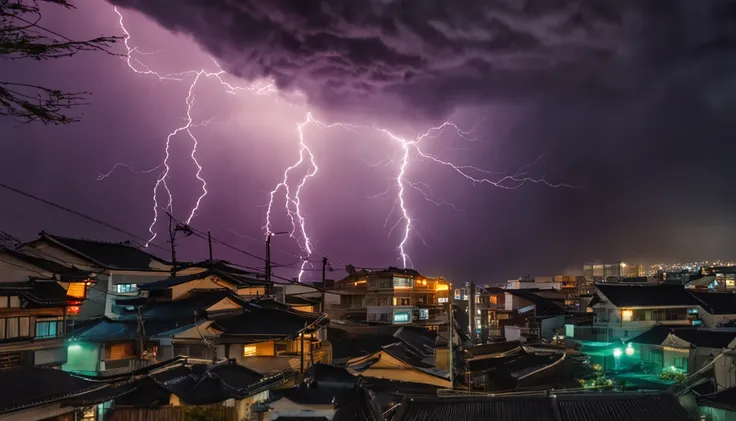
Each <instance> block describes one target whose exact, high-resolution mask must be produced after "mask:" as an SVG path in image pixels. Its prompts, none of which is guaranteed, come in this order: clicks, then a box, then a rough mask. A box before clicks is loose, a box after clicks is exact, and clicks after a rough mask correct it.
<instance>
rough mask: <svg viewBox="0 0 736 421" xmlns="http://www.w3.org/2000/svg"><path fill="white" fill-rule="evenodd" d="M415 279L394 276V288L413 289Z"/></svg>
mask: <svg viewBox="0 0 736 421" xmlns="http://www.w3.org/2000/svg"><path fill="white" fill-rule="evenodd" d="M412 281H413V279H411V278H401V277H398V276H394V288H411V286H412V284H413V283H412Z"/></svg>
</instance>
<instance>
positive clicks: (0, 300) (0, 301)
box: [0, 297, 8, 308]
mask: <svg viewBox="0 0 736 421" xmlns="http://www.w3.org/2000/svg"><path fill="white" fill-rule="evenodd" d="M0 308H8V297H0Z"/></svg>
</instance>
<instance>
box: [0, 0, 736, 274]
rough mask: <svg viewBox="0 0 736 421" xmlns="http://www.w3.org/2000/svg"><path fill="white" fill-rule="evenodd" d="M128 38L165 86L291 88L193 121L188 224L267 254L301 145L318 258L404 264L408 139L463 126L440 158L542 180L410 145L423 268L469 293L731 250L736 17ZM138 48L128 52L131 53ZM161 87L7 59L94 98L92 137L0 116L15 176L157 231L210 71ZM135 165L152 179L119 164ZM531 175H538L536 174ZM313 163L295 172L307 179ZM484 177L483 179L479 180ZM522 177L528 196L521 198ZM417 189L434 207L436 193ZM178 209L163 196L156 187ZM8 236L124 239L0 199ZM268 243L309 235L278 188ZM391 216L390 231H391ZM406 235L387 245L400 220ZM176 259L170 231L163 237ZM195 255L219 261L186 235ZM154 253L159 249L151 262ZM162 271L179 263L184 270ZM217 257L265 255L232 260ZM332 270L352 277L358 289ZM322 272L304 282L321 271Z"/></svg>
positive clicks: (458, 17)
mask: <svg viewBox="0 0 736 421" xmlns="http://www.w3.org/2000/svg"><path fill="white" fill-rule="evenodd" d="M74 3H75V4H76V6H77V7H78V8H77V9H76V10H73V11H66V10H63V9H61V10H60V9H59V8H57V7H46V8H45V9H44V10H45V14H44V21H43V22H44V24H45V25H46V27H48V28H52V29H54V30H56V31H59V32H61V33H63V34H65V35H67V36H69V37H71V38H75V39H83V38H91V37H95V36H99V35H123V31H122V29H121V28H120V26H119V23H118V16H117V15H116V14H115V12H114V10H113V5H112V4H110V3H107V2H103V1H94V2H92V1H76V2H74ZM113 3H115V4H116V5H117V6H118V7H119V10H120V13H122V15H123V17H124V19H125V26H126V28H127V29H128V31H129V32H130V34H131V38H130V40H129V45H130V46H131V47H137V48H138V49H139V51H142V52H150V53H152V54H150V55H149V54H147V55H137V56H136V57H138V58H139V59H140V60H142V61H145V64H146V65H148V66H149V67H150V68H151V69H154V70H156V71H158V72H160V73H161V74H166V73H173V72H181V71H185V70H192V69H193V70H199V69H202V68H204V69H206V70H208V71H216V70H217V65H216V64H215V61H213V59H214V60H216V62H217V64H219V66H221V68H222V69H223V70H225V71H226V72H227V74H226V75H223V76H222V77H223V79H224V80H226V81H227V82H228V83H231V84H232V85H237V86H247V85H248V84H249V83H251V82H256V83H263V80H264V79H266V80H272V81H273V82H274V83H275V84H276V85H277V86H278V88H279V92H276V93H274V94H272V95H255V94H253V93H251V92H246V91H239V92H238V93H237V94H236V95H231V94H228V93H226V92H225V90H224V89H223V86H222V85H221V84H220V83H219V82H218V81H217V80H216V79H214V78H207V79H203V80H202V81H200V82H199V83H198V84H197V86H196V87H195V91H194V95H195V103H194V107H193V108H192V118H193V121H194V123H195V124H199V123H201V122H203V121H209V120H210V119H212V120H211V121H210V123H209V124H208V125H206V127H204V126H198V127H194V128H192V129H191V130H192V133H193V134H194V135H195V136H196V138H197V139H198V141H199V148H198V151H197V155H196V156H197V158H198V159H199V162H200V163H201V165H202V167H203V170H202V172H201V176H202V178H204V179H205V180H206V182H207V189H208V191H209V193H208V195H207V196H206V197H205V198H204V199H203V200H202V202H201V206H200V208H199V211H198V212H197V213H196V215H195V217H194V219H193V220H192V226H194V227H196V228H198V229H200V230H203V231H207V230H211V231H212V235H213V236H215V237H216V238H219V239H222V240H224V241H226V242H228V243H231V244H233V245H235V246H237V247H240V248H242V249H244V250H248V251H250V252H252V253H255V254H259V255H263V253H264V248H265V246H264V245H263V241H262V239H263V232H264V231H263V226H264V215H265V212H266V207H265V206H266V205H267V204H268V201H269V191H271V190H272V189H273V188H274V187H275V186H276V185H277V184H278V183H279V182H280V181H281V179H282V178H283V173H284V170H285V169H286V168H287V167H289V166H290V165H292V164H294V163H295V162H296V161H297V159H298V158H299V137H298V131H297V125H298V124H299V123H301V122H303V121H304V120H305V116H306V114H307V112H309V111H311V112H312V114H313V115H314V117H315V118H318V119H319V120H320V121H323V122H325V123H333V122H337V121H346V122H349V123H352V124H356V125H365V126H366V127H365V128H361V129H359V130H354V131H350V130H346V129H344V128H339V127H337V128H329V129H326V128H318V127H316V126H315V125H310V126H308V127H305V129H304V135H305V136H304V139H305V142H306V143H307V145H308V146H309V147H310V148H311V150H312V152H313V153H314V156H315V159H316V162H317V165H318V167H319V171H318V172H317V174H316V175H315V176H314V177H313V178H311V179H310V180H309V181H308V182H307V183H306V184H305V186H304V188H303V189H302V194H301V209H302V212H303V215H304V216H305V218H306V223H307V226H306V229H307V232H308V234H309V235H310V238H311V239H312V245H313V248H314V254H313V255H312V257H311V259H312V260H314V261H315V262H317V261H319V259H320V258H321V257H322V256H323V255H325V256H327V257H328V258H329V259H330V260H331V262H332V265H333V266H334V267H335V268H336V269H338V268H340V267H342V265H344V264H347V263H352V264H354V265H356V266H365V267H379V266H389V265H401V261H400V260H397V259H398V258H399V253H398V251H397V246H398V244H399V243H400V241H401V235H402V233H403V231H402V230H403V225H401V224H402V223H401V221H400V220H399V217H400V214H399V213H398V211H397V209H394V212H393V213H391V214H390V215H389V213H390V212H391V210H392V207H394V204H395V203H396V200H395V199H396V194H397V191H398V187H397V181H396V177H397V175H398V172H399V165H400V162H401V159H402V156H403V148H402V147H401V144H400V143H398V142H396V141H393V140H392V139H391V138H389V137H388V136H386V135H382V134H381V133H380V132H378V131H376V130H373V129H371V126H376V127H380V128H385V129H388V130H391V131H392V132H393V133H395V134H396V135H399V136H402V137H405V138H407V139H414V138H415V137H416V136H417V134H419V133H422V132H424V131H425V130H427V129H428V128H429V127H431V126H433V125H437V124H439V123H442V122H443V121H445V120H446V119H449V120H451V121H452V122H454V123H456V124H457V125H458V126H459V127H461V128H463V129H468V130H469V129H470V128H472V127H475V130H474V132H473V134H472V136H469V137H468V139H470V140H468V139H462V138H460V137H458V136H457V135H456V134H455V132H454V131H453V130H447V131H445V132H443V134H442V135H441V136H438V137H435V138H431V139H426V141H423V143H422V148H423V150H424V151H425V152H427V153H431V154H433V155H434V156H437V157H439V158H441V159H443V160H448V161H452V162H454V163H456V164H458V165H465V166H476V167H480V168H483V169H487V170H490V171H495V172H497V173H500V174H501V175H491V176H489V175H486V176H489V177H493V178H494V179H499V178H502V177H503V176H504V175H513V174H515V173H517V172H518V171H519V170H520V168H521V171H522V172H523V173H525V174H527V175H528V176H529V177H532V178H544V179H545V180H547V181H548V182H549V183H551V184H566V185H569V186H572V187H557V188H553V187H550V186H547V185H544V184H533V183H528V184H525V185H523V186H521V187H520V188H518V189H511V190H509V189H501V188H497V187H494V186H491V185H487V184H478V183H475V184H474V183H472V182H471V181H469V180H466V179H464V178H463V177H462V176H461V175H460V174H458V173H457V172H454V171H453V170H452V169H451V168H448V167H446V166H442V165H438V164H437V163H434V162H431V160H427V159H420V158H421V157H419V156H417V154H416V153H414V152H411V153H410V162H409V164H408V166H407V172H406V179H407V180H408V181H410V182H411V183H413V186H414V187H407V188H406V191H405V199H406V208H407V209H408V211H409V213H410V215H411V216H412V222H413V227H414V230H413V231H412V232H411V235H410V238H409V241H408V243H407V247H406V251H407V252H408V254H409V255H410V256H411V260H412V262H413V265H414V267H415V268H416V269H418V270H419V271H420V272H422V273H425V274H427V275H444V276H446V277H448V278H451V279H453V280H458V281H470V280H475V281H478V282H481V283H486V282H498V281H502V280H505V279H509V278H512V277H516V276H519V275H525V274H532V275H553V274H557V273H562V272H564V271H570V270H571V268H575V267H580V266H581V265H582V264H583V263H584V262H586V261H589V260H611V261H618V260H626V261H629V262H632V263H654V262H659V261H668V262H672V261H682V260H693V259H702V260H710V259H716V258H721V259H730V258H734V257H736V253H735V252H734V250H733V246H732V244H733V238H734V236H735V235H736V217H735V216H734V215H736V213H735V212H734V211H736V187H734V175H733V168H734V167H733V165H734V164H733V162H734V160H735V159H736V143H735V142H734V139H736V118H734V115H735V112H736V54H734V53H736V51H735V50H736V2H734V1H718V0H711V1H700V2H697V1H687V0H681V1H676V0H667V1H656V0H647V1H641V0H639V1H628V0H609V1H603V0H599V1H598V0H596V1H593V0H586V1H571V0H570V1H568V0H527V1H522V0H506V1H498V2H493V4H494V6H491V5H489V2H485V1H471V0H454V1H446V0H364V1H347V0H326V1H317V0H310V1H297V0H156V1H150V0H114V2H113ZM113 49H114V50H115V51H116V52H119V53H121V54H122V53H125V52H126V49H125V47H124V45H122V43H118V44H117V45H115V46H114V47H113ZM182 78H183V80H182V81H179V82H177V81H167V80H164V81H161V80H159V79H158V78H157V77H155V76H152V75H143V74H136V73H135V72H134V71H133V70H131V69H130V68H129V67H128V66H127V64H126V61H125V60H124V59H123V58H121V57H115V56H110V55H106V54H100V53H92V52H85V53H81V54H79V55H78V56H75V57H73V58H69V59H60V60H56V61H53V62H41V63H39V62H30V61H25V62H21V61H17V62H7V61H5V62H3V65H2V66H1V67H0V80H13V81H30V82H36V83H39V84H43V85H45V86H49V87H54V88H60V89H64V90H68V91H89V92H91V93H92V96H91V104H90V105H89V106H86V107H83V108H80V109H77V110H75V111H74V112H75V113H82V114H83V118H82V121H81V122H79V123H75V124H71V125H68V126H63V127H46V126H43V125H39V124H34V125H23V124H20V123H15V122H13V121H11V120H7V119H5V120H0V140H1V141H2V143H1V145H2V153H0V178H1V179H2V180H3V182H5V183H7V184H10V185H12V186H15V187H18V188H20V189H23V190H25V191H28V192H30V193H33V194H37V195H39V196H41V197H44V198H46V199H49V200H52V201H55V202H57V203H59V204H62V205H66V206H69V207H71V208H74V209H76V210H79V211H82V212H84V213H87V214H89V215H90V216H93V217H96V218H99V219H102V220H104V221H107V222H110V223H112V224H114V225H116V226H119V227H121V228H123V229H125V230H129V231H131V232H133V233H135V234H136V235H139V236H141V237H146V238H147V237H148V236H149V233H148V226H149V224H150V223H151V218H152V216H153V211H152V189H153V187H154V184H155V182H156V179H157V177H158V176H160V174H161V168H158V169H156V170H154V171H151V172H145V173H139V172H140V171H143V170H150V169H152V168H155V167H156V166H157V165H159V164H160V163H161V161H162V159H163V158H164V144H165V141H166V137H167V135H168V134H169V133H170V132H171V131H172V130H174V129H176V128H177V127H180V126H182V125H183V124H185V123H186V121H185V118H186V111H187V106H186V102H185V100H186V98H187V95H188V89H189V85H190V84H191V82H192V79H193V76H192V75H185V76H182ZM191 152H192V140H191V138H189V137H188V136H187V135H186V134H185V133H180V134H179V135H177V136H174V137H172V139H171V147H170V160H169V163H170V166H171V170H170V173H169V178H168V185H169V187H170V188H171V190H172V193H173V198H174V199H173V200H174V204H173V207H174V208H173V209H174V215H175V216H176V217H177V218H182V219H185V218H186V217H187V216H188V214H189V212H190V211H191V209H192V207H193V206H194V204H195V201H196V200H197V197H198V196H199V195H200V192H201V185H200V183H199V181H198V180H197V179H196V177H195V174H196V167H195V165H194V163H193V162H192V160H191V158H190V154H191ZM116 163H125V164H131V165H132V168H133V169H134V170H135V172H133V171H130V169H128V168H125V167H118V168H117V169H116V170H115V171H114V172H113V173H112V174H111V175H110V176H109V177H106V178H104V179H102V180H98V178H99V176H100V174H105V173H107V172H108V171H109V170H110V169H111V168H113V166H114V165H115V164H116ZM530 163H535V164H534V165H532V166H529V167H525V166H526V165H527V164H530ZM306 170H307V168H306V167H304V166H302V167H299V168H298V169H297V170H295V172H293V173H292V176H293V178H292V179H291V180H292V181H291V183H293V186H296V183H297V182H298V177H299V176H302V175H303V174H304V173H305V171H306ZM476 175H479V174H478V173H476ZM511 185H513V183H511ZM417 189H421V190H422V191H424V192H426V193H428V194H429V195H430V199H432V200H433V201H434V203H433V202H432V201H429V200H426V199H425V198H424V197H423V196H422V195H421V194H420V192H419V191H418V190H417ZM158 199H159V202H162V203H165V200H166V199H165V196H164V195H163V194H162V191H159V196H158ZM0 200H2V207H1V208H0V216H1V217H2V218H1V219H0V220H1V221H2V223H1V225H0V229H3V230H5V231H8V232H10V233H12V234H14V235H16V236H19V237H21V238H23V239H25V240H30V239H32V238H33V237H34V235H35V234H36V233H37V232H39V231H41V230H46V231H48V232H51V233H56V234H59V235H67V236H76V237H86V238H95V239H108V240H125V239H126V238H125V237H124V236H122V235H121V234H119V233H116V232H114V231H111V230H109V229H107V228H104V227H101V226H99V225H96V224H93V223H90V222H88V221H84V220H81V219H79V218H78V217H75V216H72V215H68V214H65V213H63V212H61V211H58V210H55V209H53V208H50V207H48V206H46V205H43V204H40V203H36V202H33V201H30V200H28V199H25V198H22V197H20V196H17V195H15V194H13V193H10V192H7V191H0ZM274 206H275V207H274V219H273V230H274V231H284V230H289V229H290V228H291V225H290V222H289V219H288V218H287V216H286V214H285V212H284V208H283V206H284V197H283V191H282V192H280V194H279V195H277V196H276V201H275V205H274ZM387 216H388V218H387ZM397 222H399V225H398V226H397V227H396V228H395V229H394V230H393V231H392V230H391V227H392V226H393V225H394V224H396V223H397ZM154 230H155V231H156V232H159V233H160V235H159V236H158V237H157V238H156V240H155V241H154V243H155V244H158V245H161V246H166V243H165V240H164V238H163V237H166V234H165V230H166V221H165V220H164V218H162V219H161V221H160V223H159V224H157V225H156V226H155V227H154ZM179 244H180V248H181V258H184V259H189V260H194V259H204V258H206V256H207V245H206V242H204V241H202V240H200V239H197V238H194V237H189V238H185V239H182V240H181V241H180V243H179ZM151 251H152V252H155V253H156V254H162V255H164V256H165V253H164V252H161V251H160V250H157V249H155V248H152V249H151ZM299 255H300V251H299V247H298V246H297V244H296V242H295V241H293V240H291V239H289V238H288V237H286V236H284V237H276V238H274V240H273V259H274V260H275V261H276V263H280V264H284V265H291V266H289V267H287V268H282V269H280V271H279V272H278V273H279V274H281V275H284V276H289V277H293V276H296V272H297V268H298V262H299V257H298V256H299ZM165 257H166V256H165ZM215 257H217V258H223V259H227V260H230V261H233V262H238V263H241V264H244V265H250V266H259V267H260V266H262V262H259V261H258V260H256V259H253V258H251V257H248V256H246V255H243V254H241V253H238V252H236V251H232V250H228V249H226V248H224V247H222V246H220V245H217V244H216V245H215ZM341 274H342V272H336V273H335V274H334V275H333V277H338V276H341ZM318 276H319V272H310V273H308V274H307V277H306V278H305V279H309V278H316V277H318Z"/></svg>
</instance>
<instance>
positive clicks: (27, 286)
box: [0, 280, 81, 307]
mask: <svg viewBox="0 0 736 421" xmlns="http://www.w3.org/2000/svg"><path fill="white" fill-rule="evenodd" d="M9 295H18V296H21V297H23V298H25V299H26V300H28V302H29V303H30V304H31V305H30V307H46V306H66V305H72V304H79V303H80V302H81V299H79V298H74V297H68V296H67V295H66V289H64V287H62V286H61V285H59V283H58V282H57V281H42V280H36V281H28V282H12V283H10V282H6V283H0V296H9Z"/></svg>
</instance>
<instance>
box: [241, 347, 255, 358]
mask: <svg viewBox="0 0 736 421" xmlns="http://www.w3.org/2000/svg"><path fill="white" fill-rule="evenodd" d="M243 356H244V357H255V356H256V346H255V345H245V346H244V347H243Z"/></svg>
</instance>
